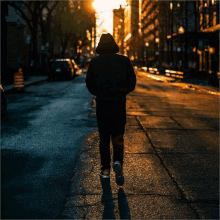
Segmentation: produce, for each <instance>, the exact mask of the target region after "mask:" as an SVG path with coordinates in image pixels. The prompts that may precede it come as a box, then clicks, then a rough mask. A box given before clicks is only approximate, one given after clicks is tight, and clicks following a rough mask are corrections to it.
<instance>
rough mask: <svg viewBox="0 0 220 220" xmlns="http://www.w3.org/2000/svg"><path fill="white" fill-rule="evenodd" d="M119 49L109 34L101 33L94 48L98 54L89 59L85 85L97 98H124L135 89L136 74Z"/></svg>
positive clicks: (122, 99)
mask: <svg viewBox="0 0 220 220" xmlns="http://www.w3.org/2000/svg"><path fill="white" fill-rule="evenodd" d="M118 51H119V48H118V45H117V44H116V43H115V41H114V38H113V37H112V36H111V34H102V36H101V38H100V42H99V44H98V46H97V48H96V52H97V53H98V54H99V56H97V57H95V58H93V59H92V60H91V61H90V64H89V69H88V72H87V76H86V86H87V88H88V90H89V92H90V93H91V94H93V95H95V96H96V99H97V100H112V101H113V100H121V101H125V100H126V95H127V94H128V93H130V92H132V91H133V90H134V89H135V85H136V75H135V73H134V69H133V67H132V64H131V62H130V60H129V59H128V58H127V57H125V56H122V55H118V54H116V53H117V52H118Z"/></svg>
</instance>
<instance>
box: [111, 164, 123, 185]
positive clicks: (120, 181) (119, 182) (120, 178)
mask: <svg viewBox="0 0 220 220" xmlns="http://www.w3.org/2000/svg"><path fill="white" fill-rule="evenodd" d="M113 169H114V171H115V179H116V183H117V185H119V186H122V185H123V184H124V176H123V172H122V167H121V163H120V162H119V161H115V162H114V165H113Z"/></svg>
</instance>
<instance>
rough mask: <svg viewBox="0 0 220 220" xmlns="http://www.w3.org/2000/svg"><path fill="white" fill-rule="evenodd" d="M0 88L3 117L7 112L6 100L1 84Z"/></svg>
mask: <svg viewBox="0 0 220 220" xmlns="http://www.w3.org/2000/svg"><path fill="white" fill-rule="evenodd" d="M0 88H1V117H2V118H3V117H5V115H6V112H7V102H6V97H5V91H4V88H3V86H2V84H0Z"/></svg>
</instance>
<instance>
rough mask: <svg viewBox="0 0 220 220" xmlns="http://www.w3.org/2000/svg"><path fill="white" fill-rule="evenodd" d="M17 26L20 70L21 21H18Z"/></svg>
mask: <svg viewBox="0 0 220 220" xmlns="http://www.w3.org/2000/svg"><path fill="white" fill-rule="evenodd" d="M17 26H18V54H17V64H18V68H19V67H20V21H19V19H18V22H17Z"/></svg>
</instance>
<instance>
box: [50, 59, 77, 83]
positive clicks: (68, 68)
mask: <svg viewBox="0 0 220 220" xmlns="http://www.w3.org/2000/svg"><path fill="white" fill-rule="evenodd" d="M57 77H59V78H60V77H62V78H66V79H68V80H71V79H72V78H73V77H74V67H73V65H72V61H71V60H70V59H55V60H50V67H49V72H48V80H54V79H55V78H57Z"/></svg>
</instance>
